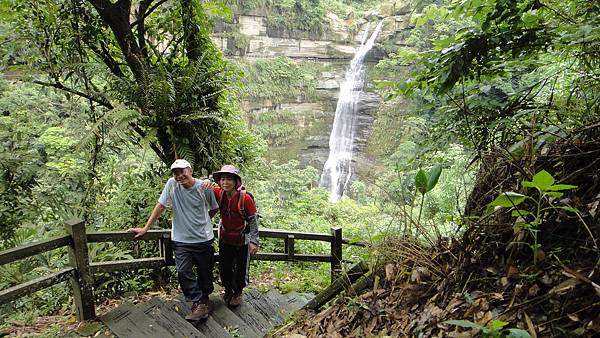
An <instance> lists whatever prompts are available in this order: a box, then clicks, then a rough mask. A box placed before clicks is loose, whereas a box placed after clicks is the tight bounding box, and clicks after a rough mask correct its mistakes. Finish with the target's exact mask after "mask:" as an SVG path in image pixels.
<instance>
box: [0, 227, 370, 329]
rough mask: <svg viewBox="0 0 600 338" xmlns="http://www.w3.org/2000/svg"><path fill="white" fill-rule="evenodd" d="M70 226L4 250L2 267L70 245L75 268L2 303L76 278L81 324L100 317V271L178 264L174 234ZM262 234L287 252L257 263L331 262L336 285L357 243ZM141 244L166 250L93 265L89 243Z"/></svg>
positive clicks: (18, 288)
mask: <svg viewBox="0 0 600 338" xmlns="http://www.w3.org/2000/svg"><path fill="white" fill-rule="evenodd" d="M65 226H66V230H67V235H64V236H60V237H56V238H52V239H48V240H44V241H40V242H36V243H32V244H28V245H24V246H20V247H17V248H13V249H9V250H6V251H2V252H0V265H3V264H8V263H12V262H15V261H18V260H22V259H24V258H27V257H30V256H34V255H37V254H40V253H44V252H48V251H51V250H54V249H58V248H62V247H67V248H68V250H69V261H70V265H71V267H69V268H66V269H61V270H59V271H57V272H54V273H52V274H49V275H46V276H42V277H39V278H36V279H34V280H31V281H28V282H25V283H22V284H19V285H15V286H12V287H10V288H8V289H4V290H1V291H0V304H4V303H8V302H10V301H12V300H14V299H17V298H20V297H22V296H24V295H27V294H30V293H32V292H35V291H38V290H41V289H44V288H47V287H49V286H52V285H54V284H58V283H60V282H63V281H66V280H70V282H71V286H72V289H73V299H74V302H75V307H76V309H77V318H78V319H79V320H88V319H92V318H95V317H96V311H95V304H94V293H93V287H94V274H95V273H101V272H112V271H122V270H132V269H142V268H160V267H163V266H173V265H175V260H174V258H173V250H172V246H171V231H170V230H150V231H148V232H147V233H146V234H145V235H144V236H142V237H140V238H137V239H134V238H133V235H132V234H130V233H127V232H125V231H111V232H89V233H86V229H85V224H84V222H83V221H79V220H74V221H69V222H67V223H66V224H65ZM215 231H216V229H215ZM259 235H260V238H261V239H263V238H280V239H283V241H284V245H285V246H284V248H285V249H284V252H283V253H274V252H267V253H262V252H259V253H257V254H256V255H254V256H253V259H255V260H264V261H303V262H330V263H331V277H332V278H331V280H332V281H333V280H334V279H335V277H336V276H337V275H338V274H339V273H340V272H341V267H342V243H346V244H351V243H350V242H349V241H348V240H346V239H343V238H342V229H341V228H339V227H334V228H331V233H330V234H322V233H306V232H296V231H287V230H276V229H259ZM136 240H150V241H158V242H159V248H160V249H159V250H160V254H159V256H158V257H151V258H139V259H132V260H122V261H109V262H90V259H89V253H88V243H99V242H122V241H136ZM296 240H312V241H323V242H329V243H330V246H331V251H330V254H329V255H311V254H299V253H296V250H295V241H296ZM358 245H361V244H358Z"/></svg>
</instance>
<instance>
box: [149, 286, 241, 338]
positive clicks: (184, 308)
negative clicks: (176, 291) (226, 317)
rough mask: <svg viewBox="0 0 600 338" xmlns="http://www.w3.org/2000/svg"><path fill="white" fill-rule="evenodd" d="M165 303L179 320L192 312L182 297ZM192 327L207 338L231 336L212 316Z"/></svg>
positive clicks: (189, 305)
mask: <svg viewBox="0 0 600 338" xmlns="http://www.w3.org/2000/svg"><path fill="white" fill-rule="evenodd" d="M166 303H167V305H168V307H169V309H171V310H172V311H173V312H174V313H177V314H178V315H179V316H180V317H181V318H185V316H187V315H188V314H189V313H190V312H192V307H191V304H189V303H188V302H186V301H184V300H183V295H182V296H180V297H179V298H176V299H172V300H169V301H167V302H166ZM184 320H185V319H184ZM193 325H194V327H196V329H197V330H198V331H199V332H201V333H202V334H203V335H205V336H206V337H209V338H221V337H231V336H232V335H231V334H230V333H229V332H228V331H227V330H225V328H224V327H223V326H222V325H221V324H219V323H218V322H217V321H216V320H215V319H214V318H213V316H212V314H211V315H210V316H209V317H208V318H207V319H202V320H199V321H197V322H196V323H193ZM147 338H149V337H147Z"/></svg>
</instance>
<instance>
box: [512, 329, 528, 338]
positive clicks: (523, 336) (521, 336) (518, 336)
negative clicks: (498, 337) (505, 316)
mask: <svg viewBox="0 0 600 338" xmlns="http://www.w3.org/2000/svg"><path fill="white" fill-rule="evenodd" d="M508 332H509V334H508V336H509V337H511V338H531V336H530V335H529V333H528V332H527V331H525V330H521V329H508Z"/></svg>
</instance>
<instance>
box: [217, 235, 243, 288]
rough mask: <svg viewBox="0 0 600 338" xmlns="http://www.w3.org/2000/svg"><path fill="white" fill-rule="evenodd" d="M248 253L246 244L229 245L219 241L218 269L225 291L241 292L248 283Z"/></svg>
mask: <svg viewBox="0 0 600 338" xmlns="http://www.w3.org/2000/svg"><path fill="white" fill-rule="evenodd" d="M249 261H250V255H249V254H248V245H241V246H236V245H229V244H225V243H223V241H219V270H220V272H221V283H223V287H224V288H225V291H226V292H232V293H234V294H239V293H242V290H243V289H244V287H245V286H246V285H248V268H249Z"/></svg>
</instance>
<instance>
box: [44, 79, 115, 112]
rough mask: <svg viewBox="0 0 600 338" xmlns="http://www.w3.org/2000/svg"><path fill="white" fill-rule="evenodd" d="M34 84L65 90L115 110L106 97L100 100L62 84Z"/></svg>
mask: <svg viewBox="0 0 600 338" xmlns="http://www.w3.org/2000/svg"><path fill="white" fill-rule="evenodd" d="M33 83H36V84H39V85H42V86H46V87H53V88H56V89H60V90H63V91H65V92H68V93H71V94H74V95H77V96H80V97H83V98H86V99H88V100H91V101H93V102H95V103H97V104H99V105H101V106H103V107H106V108H108V109H113V108H114V106H113V105H112V103H110V101H108V99H106V98H104V97H100V98H99V97H95V96H93V95H91V94H87V93H84V92H81V91H79V90H77V89H73V88H69V87H67V86H65V85H63V84H62V83H60V82H44V81H40V80H34V81H33Z"/></svg>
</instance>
